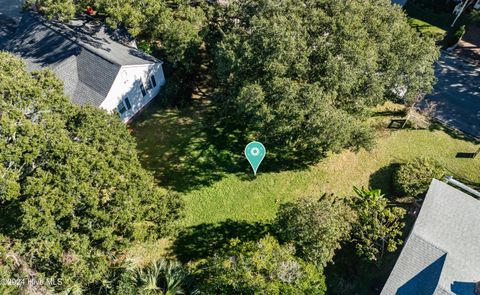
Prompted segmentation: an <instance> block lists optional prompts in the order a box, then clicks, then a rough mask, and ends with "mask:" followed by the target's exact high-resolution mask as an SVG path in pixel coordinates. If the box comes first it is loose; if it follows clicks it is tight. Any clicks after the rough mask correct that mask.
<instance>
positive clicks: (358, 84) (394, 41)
mask: <svg viewBox="0 0 480 295" xmlns="http://www.w3.org/2000/svg"><path fill="white" fill-rule="evenodd" d="M301 2H302V3H301V4H300V3H299V2H298V1H294V0H280V1H273V0H261V1H233V2H232V3H231V4H230V5H228V6H227V8H226V11H225V12H224V14H223V15H222V17H221V19H222V22H221V23H222V24H223V25H222V26H221V31H222V33H223V35H224V37H223V38H222V40H221V41H220V42H219V44H218V47H217V50H216V57H215V65H216V72H217V77H218V80H219V85H220V92H219V95H218V96H217V100H216V103H217V105H218V110H219V117H220V118H224V120H223V121H221V122H222V126H231V127H229V128H230V129H235V128H236V129H239V130H242V131H243V132H244V133H245V134H247V137H252V138H256V139H258V140H261V141H262V142H264V144H267V145H268V146H269V150H270V151H272V152H273V153H270V154H275V153H276V154H278V155H280V154H283V155H285V154H286V155H288V156H289V158H293V159H301V161H304V162H308V160H310V161H315V160H318V159H319V158H321V157H323V156H324V155H325V153H326V152H328V151H338V150H339V149H342V148H349V147H354V148H359V147H369V146H370V145H371V143H372V135H371V130H369V128H368V127H367V126H366V123H365V118H366V111H367V109H368V108H369V107H371V106H375V105H377V104H381V103H383V102H385V101H386V100H387V99H392V100H399V98H398V97H395V93H396V92H397V91H396V90H398V89H399V87H406V89H407V92H406V94H405V96H404V97H403V99H405V100H407V101H409V100H412V99H413V98H414V97H416V95H417V94H418V93H419V92H428V91H429V90H430V89H431V86H432V83H433V81H434V73H433V67H432V64H433V62H434V61H435V60H436V59H437V58H438V50H437V49H436V47H435V44H434V42H433V40H430V39H422V38H420V37H419V36H418V35H417V33H416V32H415V31H414V30H413V29H412V28H411V27H410V26H409V25H408V23H407V19H406V16H405V14H404V13H403V12H402V11H401V9H400V8H398V7H396V6H393V5H391V2H390V1H388V0H368V1H363V0H362V1H360V0H354V1H335V0H327V1H316V0H308V1H301ZM232 125H233V126H232ZM305 155H307V156H305Z"/></svg>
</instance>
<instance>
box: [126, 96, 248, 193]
mask: <svg viewBox="0 0 480 295" xmlns="http://www.w3.org/2000/svg"><path fill="white" fill-rule="evenodd" d="M208 108H209V105H208V104H207V103H205V102H204V101H201V100H196V101H192V102H191V103H190V104H188V105H186V106H182V107H180V108H177V107H164V106H162V105H161V104H160V103H158V102H156V103H153V104H152V105H150V106H149V108H148V109H147V110H146V111H145V112H143V113H142V114H141V115H140V116H138V117H137V118H136V120H135V121H134V122H133V123H132V124H131V125H130V127H131V129H132V134H133V136H134V137H135V138H136V140H137V151H138V154H139V157H140V161H141V162H142V164H143V165H144V167H145V168H147V169H148V170H150V171H152V172H153V174H154V176H155V179H156V180H157V181H158V183H159V184H160V185H161V186H163V187H167V188H170V189H173V190H175V191H178V192H188V191H191V190H194V189H197V188H200V187H202V186H206V185H210V184H211V183H213V182H216V181H219V180H220V179H222V177H223V176H224V175H225V174H226V173H236V172H239V171H240V169H239V167H238V165H237V161H238V159H237V158H238V157H236V156H235V154H233V153H232V152H230V150H229V149H219V147H220V148H221V145H220V144H217V143H215V142H212V140H218V139H217V138H213V137H212V136H211V135H210V134H209V133H210V132H214V130H213V127H212V126H208V125H206V124H207V122H206V121H205V120H204V118H203V117H204V115H205V113H206V112H208V111H209V110H208Z"/></svg>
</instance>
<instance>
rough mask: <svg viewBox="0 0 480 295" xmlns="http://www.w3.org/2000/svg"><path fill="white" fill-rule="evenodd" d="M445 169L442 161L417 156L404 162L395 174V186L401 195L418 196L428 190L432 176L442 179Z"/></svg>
mask: <svg viewBox="0 0 480 295" xmlns="http://www.w3.org/2000/svg"><path fill="white" fill-rule="evenodd" d="M444 175H445V169H444V167H443V166H442V165H440V163H438V162H437V161H435V160H433V159H429V158H417V159H414V160H412V161H409V162H406V163H402V164H400V165H399V167H398V169H397V170H396V171H395V174H394V188H395V192H396V193H397V194H399V195H403V196H405V195H408V196H412V197H418V196H419V195H421V194H424V193H425V192H426V191H427V190H428V186H429V185H430V182H431V181H432V178H437V179H440V178H442V177H443V176H444Z"/></svg>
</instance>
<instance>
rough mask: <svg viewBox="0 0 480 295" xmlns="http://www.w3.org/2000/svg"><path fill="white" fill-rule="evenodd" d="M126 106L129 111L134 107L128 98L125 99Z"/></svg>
mask: <svg viewBox="0 0 480 295" xmlns="http://www.w3.org/2000/svg"><path fill="white" fill-rule="evenodd" d="M124 102H125V105H126V106H127V110H130V109H131V108H132V105H131V104H130V100H129V99H128V97H125V100H124Z"/></svg>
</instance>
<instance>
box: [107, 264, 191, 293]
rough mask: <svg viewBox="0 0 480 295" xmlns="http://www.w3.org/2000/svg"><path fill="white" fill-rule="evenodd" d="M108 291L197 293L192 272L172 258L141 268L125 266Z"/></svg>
mask: <svg viewBox="0 0 480 295" xmlns="http://www.w3.org/2000/svg"><path fill="white" fill-rule="evenodd" d="M116 284H117V285H116V286H115V288H114V289H113V290H112V292H110V293H111V294H116V295H130V294H141V295H149V294H152V295H153V294H167V295H170V294H171V295H174V294H191V295H194V294H199V291H198V289H197V287H196V280H195V278H194V276H193V275H192V273H191V272H190V271H189V270H188V269H187V268H185V267H184V266H182V265H181V264H180V263H179V262H177V261H174V260H167V259H160V260H155V261H153V262H151V263H150V264H149V265H147V266H146V267H143V268H138V267H134V268H128V267H127V268H125V269H123V271H122V272H121V274H120V277H119V280H118V281H117V282H116Z"/></svg>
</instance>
